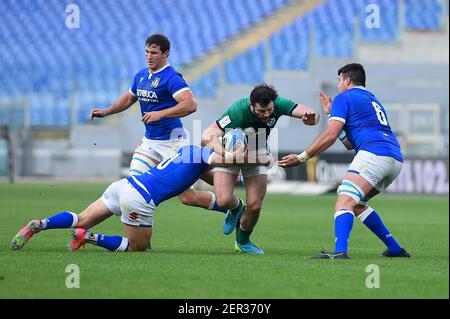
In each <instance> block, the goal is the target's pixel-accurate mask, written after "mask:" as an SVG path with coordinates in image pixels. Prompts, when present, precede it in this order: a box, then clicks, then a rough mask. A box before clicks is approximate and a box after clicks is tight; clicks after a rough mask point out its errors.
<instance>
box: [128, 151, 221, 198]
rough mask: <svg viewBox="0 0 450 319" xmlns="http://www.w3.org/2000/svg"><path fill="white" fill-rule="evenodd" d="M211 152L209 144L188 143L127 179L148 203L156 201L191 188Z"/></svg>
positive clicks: (206, 165) (201, 172)
mask: <svg viewBox="0 0 450 319" xmlns="http://www.w3.org/2000/svg"><path fill="white" fill-rule="evenodd" d="M213 154H214V152H213V151H212V150H211V149H210V148H208V147H200V146H195V145H187V146H184V147H182V148H180V149H179V150H178V153H177V154H176V155H174V156H172V157H171V158H168V159H167V160H165V161H163V162H161V163H160V164H159V165H158V166H156V167H153V168H152V169H150V170H149V171H147V172H145V173H144V174H142V175H137V176H129V177H127V180H128V181H129V182H130V183H131V184H132V185H133V186H134V187H135V188H136V190H137V191H138V192H139V193H140V194H141V195H142V197H144V199H145V200H146V202H147V203H149V202H150V200H153V203H154V204H155V205H156V206H157V205H158V204H159V203H161V202H163V201H165V200H167V199H169V198H171V197H174V196H177V195H179V194H181V193H183V192H184V191H185V190H187V189H188V188H189V187H191V186H192V185H193V184H194V183H195V182H196V181H197V180H198V179H199V178H200V176H201V175H202V174H203V173H204V172H205V171H206V169H207V168H208V166H209V163H210V161H211V159H212V156H213Z"/></svg>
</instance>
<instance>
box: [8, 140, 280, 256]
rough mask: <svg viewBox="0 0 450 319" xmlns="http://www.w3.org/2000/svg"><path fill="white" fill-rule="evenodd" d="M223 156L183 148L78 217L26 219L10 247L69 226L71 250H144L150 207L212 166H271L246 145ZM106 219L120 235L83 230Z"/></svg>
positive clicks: (108, 191)
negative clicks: (114, 220)
mask: <svg viewBox="0 0 450 319" xmlns="http://www.w3.org/2000/svg"><path fill="white" fill-rule="evenodd" d="M227 155H228V156H227V159H225V158H224V157H222V156H220V155H218V154H216V153H214V152H213V150H211V149H210V148H208V147H200V146H194V145H188V146H184V147H182V148H181V149H180V150H179V151H178V153H177V154H176V155H175V156H173V157H171V158H169V159H167V160H165V161H163V162H161V163H160V164H159V165H158V166H156V167H154V168H152V169H150V170H149V171H148V172H146V173H144V174H142V175H139V176H130V177H127V178H123V179H121V180H119V181H116V182H114V183H112V184H111V185H110V186H109V187H108V188H107V189H106V190H105V192H104V193H103V195H102V197H101V198H99V199H98V200H96V201H95V202H93V203H92V204H91V205H89V206H88V207H87V208H86V209H85V210H84V211H83V212H82V213H80V214H79V215H77V214H74V213H72V212H68V211H64V212H61V213H59V214H56V215H54V216H51V217H48V218H45V219H42V220H32V221H31V222H29V223H28V224H27V225H26V226H25V227H23V228H22V229H21V230H20V231H19V232H18V233H17V234H16V235H15V236H14V238H13V239H12V241H11V247H12V249H14V250H18V249H21V248H22V247H23V246H24V245H25V244H26V243H27V242H28V241H29V240H30V238H31V237H32V236H33V235H34V234H37V233H38V232H40V231H41V230H48V229H60V228H75V229H74V230H73V232H72V237H73V238H72V241H71V242H70V243H69V247H68V248H69V250H72V251H74V250H77V249H79V248H80V247H81V246H84V245H85V243H89V244H93V245H97V246H100V247H103V248H106V249H108V250H110V251H145V250H147V249H148V248H149V243H150V239H151V236H152V229H153V214H154V211H155V209H156V207H157V206H158V205H159V204H160V203H161V202H163V201H165V200H167V199H169V198H171V197H174V196H177V195H179V194H181V193H182V192H184V191H185V190H186V189H188V188H189V187H190V186H191V185H192V184H194V183H195V182H196V181H197V180H198V179H199V178H200V176H201V175H202V174H203V173H205V172H206V171H208V170H209V169H211V168H212V167H215V166H225V167H227V166H230V165H268V166H269V165H272V163H273V159H272V158H271V157H270V156H267V155H259V156H258V157H257V158H256V157H250V156H249V155H248V152H247V148H246V147H245V148H240V149H238V150H236V151H234V152H233V153H230V154H227ZM230 155H231V156H230ZM230 159H231V160H230ZM112 215H117V216H121V221H122V223H123V224H124V230H125V236H126V237H122V236H106V235H102V234H95V233H93V232H91V231H89V230H88V229H90V228H91V227H93V226H95V225H97V224H99V223H101V222H102V221H104V220H105V219H107V218H109V217H111V216H112Z"/></svg>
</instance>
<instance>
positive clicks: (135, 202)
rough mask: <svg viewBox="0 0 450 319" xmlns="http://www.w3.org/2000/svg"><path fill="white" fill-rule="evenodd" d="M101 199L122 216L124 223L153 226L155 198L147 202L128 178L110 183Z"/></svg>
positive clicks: (111, 209)
mask: <svg viewBox="0 0 450 319" xmlns="http://www.w3.org/2000/svg"><path fill="white" fill-rule="evenodd" d="M101 200H102V201H103V203H105V205H106V207H108V209H109V210H110V211H111V212H112V213H113V214H114V215H116V216H120V220H121V221H122V223H124V224H127V225H131V226H139V227H152V226H153V215H154V211H155V208H156V206H155V204H154V203H153V200H152V201H150V203H148V204H147V203H146V201H145V199H144V198H143V197H142V195H141V194H140V193H139V192H138V191H137V190H136V189H135V188H134V187H133V186H132V185H131V184H130V182H128V180H127V179H126V178H122V179H121V180H119V181H117V182H114V183H112V184H111V185H109V186H108V188H107V189H106V190H105V192H104V193H103V195H102V197H101Z"/></svg>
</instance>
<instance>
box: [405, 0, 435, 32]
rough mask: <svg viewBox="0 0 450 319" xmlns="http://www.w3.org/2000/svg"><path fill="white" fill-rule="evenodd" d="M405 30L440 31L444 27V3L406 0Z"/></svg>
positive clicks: (431, 0) (432, 0) (428, 0)
mask: <svg viewBox="0 0 450 319" xmlns="http://www.w3.org/2000/svg"><path fill="white" fill-rule="evenodd" d="M404 5H405V10H404V12H405V28H407V29H412V30H421V31H424V30H440V29H442V27H443V20H442V13H443V8H442V2H441V1H438V0H421V1H411V0H404Z"/></svg>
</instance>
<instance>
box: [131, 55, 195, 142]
mask: <svg viewBox="0 0 450 319" xmlns="http://www.w3.org/2000/svg"><path fill="white" fill-rule="evenodd" d="M185 90H189V86H188V85H187V83H186V81H185V80H184V79H183V76H182V75H181V74H180V73H178V72H177V71H176V70H175V69H174V68H173V67H171V66H170V65H169V64H166V65H165V66H164V67H162V68H161V69H160V70H158V71H156V72H155V73H151V72H150V69H149V68H145V69H143V70H141V71H139V72H138V73H137V74H136V75H135V76H134V80H133V83H132V84H131V87H130V93H131V94H133V95H134V96H136V97H137V99H138V100H139V104H140V105H141V114H142V115H144V113H145V112H151V111H160V110H164V109H168V108H170V107H173V106H175V105H176V104H177V101H175V99H174V97H175V96H176V95H177V94H179V93H181V92H183V91H185ZM177 128H179V129H178V130H176V131H175V132H176V134H175V135H176V136H171V133H172V131H173V130H174V129H177ZM182 128H183V124H182V123H181V120H180V119H179V118H165V119H161V120H160V121H158V122H153V123H148V124H145V130H146V132H145V136H146V137H147V138H148V139H152V140H168V139H173V138H179V137H183V138H184V137H186V132H185V131H184V130H183V129H182Z"/></svg>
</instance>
